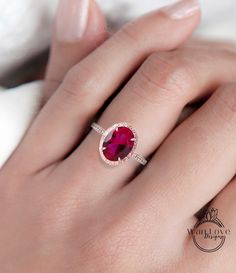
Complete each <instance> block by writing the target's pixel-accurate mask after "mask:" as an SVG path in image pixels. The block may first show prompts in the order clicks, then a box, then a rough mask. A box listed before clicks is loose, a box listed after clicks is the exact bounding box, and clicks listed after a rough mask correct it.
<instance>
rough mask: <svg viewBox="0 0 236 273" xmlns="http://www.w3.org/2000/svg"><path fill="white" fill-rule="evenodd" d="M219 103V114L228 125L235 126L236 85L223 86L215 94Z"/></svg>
mask: <svg viewBox="0 0 236 273" xmlns="http://www.w3.org/2000/svg"><path fill="white" fill-rule="evenodd" d="M215 97H216V100H217V101H218V103H219V107H218V109H217V113H218V115H219V116H220V118H222V119H223V120H224V121H227V122H228V124H231V122H232V124H234V123H235V119H236V84H235V83H232V84H228V85H226V86H223V87H222V88H220V89H219V90H218V91H216V93H215Z"/></svg>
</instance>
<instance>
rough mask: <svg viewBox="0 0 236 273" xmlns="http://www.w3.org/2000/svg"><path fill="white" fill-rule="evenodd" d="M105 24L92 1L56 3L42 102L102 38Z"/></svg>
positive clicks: (73, 0) (105, 31) (104, 35)
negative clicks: (56, 8)
mask: <svg viewBox="0 0 236 273" xmlns="http://www.w3.org/2000/svg"><path fill="white" fill-rule="evenodd" d="M107 36H108V34H107V30H106V21H105V18H104V15H103V14H102V12H101V10H100V8H99V7H98V5H97V4H96V3H95V1H94V0H61V1H60V3H59V7H58V11H57V16H56V21H55V27H54V34H53V40H52V49H51V54H50V60H49V64H48V69H47V73H46V80H45V86H44V99H45V100H48V98H49V97H50V96H51V95H52V93H53V92H54V91H55V90H56V89H57V88H58V86H59V85H60V84H61V82H62V81H63V79H64V77H65V75H66V73H67V72H68V71H69V70H70V68H72V67H73V66H74V65H75V64H76V63H78V62H79V61H80V60H81V59H83V58H84V57H86V56H87V55H88V54H89V53H90V52H91V51H93V50H94V49H95V48H96V47H98V46H99V45H100V44H101V43H102V42H103V41H104V40H105V39H106V38H107Z"/></svg>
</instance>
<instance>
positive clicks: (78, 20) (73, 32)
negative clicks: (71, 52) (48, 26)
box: [56, 0, 90, 43]
mask: <svg viewBox="0 0 236 273" xmlns="http://www.w3.org/2000/svg"><path fill="white" fill-rule="evenodd" d="M89 2H90V0H61V1H60V3H59V8H58V13H57V19H56V31H57V38H58V40H60V41H62V42H72V43H73V42H76V41H78V40H80V39H81V38H82V37H83V35H84V33H85V31H86V27H87V23H88V14H89Z"/></svg>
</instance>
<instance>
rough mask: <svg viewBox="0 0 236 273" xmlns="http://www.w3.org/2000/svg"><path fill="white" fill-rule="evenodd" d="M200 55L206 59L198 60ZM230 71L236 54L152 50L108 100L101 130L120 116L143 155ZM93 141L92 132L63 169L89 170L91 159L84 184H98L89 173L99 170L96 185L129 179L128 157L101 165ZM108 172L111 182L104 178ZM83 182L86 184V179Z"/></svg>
mask: <svg viewBox="0 0 236 273" xmlns="http://www.w3.org/2000/svg"><path fill="white" fill-rule="evenodd" d="M203 56H207V58H205V61H204V62H199V60H200V59H201V58H203ZM212 60H214V63H213V62H212ZM226 67H227V68H228V69H227V70H226V69H225V68H226ZM235 71H236V55H233V54H226V52H224V51H223V52H221V51H220V50H215V51H214V50H212V51H211V52H209V50H204V49H202V50H200V49H199V50H194V51H192V50H185V51H182V50H180V51H179V50H176V51H172V52H169V53H159V54H153V55H152V56H151V57H149V58H148V59H147V61H146V62H145V63H144V64H143V65H142V66H141V68H140V69H139V71H138V72H137V73H136V74H135V76H134V77H133V78H132V79H131V81H130V82H129V83H128V84H127V86H126V87H125V88H124V90H122V91H121V92H120V93H119V95H118V96H117V97H116V98H115V99H114V100H113V101H112V103H111V104H110V105H109V107H108V108H107V109H106V111H105V112H104V114H103V115H102V116H101V118H100V120H99V124H100V125H101V126H102V127H103V128H105V129H106V128H109V127H110V126H111V125H113V124H114V123H119V122H124V121H125V122H128V123H129V124H131V125H132V126H133V127H134V128H135V129H136V130H137V133H138V137H139V143H138V144H139V145H138V148H137V149H138V150H137V151H138V153H139V154H142V155H143V156H145V157H147V156H149V155H150V154H151V153H153V152H154V151H155V150H156V148H157V147H158V146H159V145H160V144H161V142H162V141H163V140H164V138H165V137H166V136H167V135H168V134H169V133H170V131H171V130H172V129H173V127H174V126H175V124H176V121H177V119H178V117H179V115H180V113H181V111H182V109H183V108H184V106H185V105H186V104H188V103H189V102H190V101H192V100H193V99H196V98H198V97H200V96H203V95H207V94H209V90H214V89H215V88H217V87H218V86H219V85H221V84H223V83H225V82H229V81H232V80H233V79H235V77H236V72H235ZM98 140H99V136H98V135H97V134H96V133H94V132H91V133H90V134H89V136H88V137H87V138H86V139H85V141H84V142H83V143H82V144H81V145H80V147H79V148H78V149H77V151H76V152H75V153H74V154H73V155H72V156H71V157H70V158H68V159H67V160H66V161H65V163H64V166H65V170H64V171H65V172H69V174H70V175H71V174H72V175H75V176H76V175H78V173H80V172H81V171H84V170H88V172H89V169H90V168H91V164H92V166H93V174H91V182H90V183H91V184H90V185H89V186H91V185H92V186H95V184H96V187H98V185H97V179H95V178H94V177H95V176H96V174H97V173H99V179H101V180H102V181H104V182H105V183H101V184H99V187H104V190H105V191H110V190H115V189H116V188H117V187H120V186H121V185H123V184H124V183H126V182H127V181H129V180H130V178H131V177H132V175H133V174H134V171H135V170H136V168H137V164H136V163H135V161H133V162H132V161H129V162H127V163H126V164H122V165H120V166H119V167H116V168H112V167H106V166H105V165H104V162H103V161H102V160H101V159H100V155H99V152H98ZM78 166H80V167H78ZM69 174H68V175H69ZM111 177H112V183H109V181H110V180H111ZM106 182H107V183H106ZM86 184H87V185H85V186H88V184H89V183H88V181H86Z"/></svg>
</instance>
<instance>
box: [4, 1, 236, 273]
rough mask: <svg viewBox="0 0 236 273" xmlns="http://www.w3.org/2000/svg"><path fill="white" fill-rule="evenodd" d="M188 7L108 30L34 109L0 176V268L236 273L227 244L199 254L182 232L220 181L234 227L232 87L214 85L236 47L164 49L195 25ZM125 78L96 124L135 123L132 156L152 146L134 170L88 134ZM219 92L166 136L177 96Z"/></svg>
mask: <svg viewBox="0 0 236 273" xmlns="http://www.w3.org/2000/svg"><path fill="white" fill-rule="evenodd" d="M194 2H195V1H194ZM187 3H188V4H187V7H188V9H186V8H185V9H184V7H183V4H181V5H182V6H181V7H179V6H175V7H170V8H168V9H164V10H162V11H161V12H154V13H152V14H150V15H148V16H145V17H144V18H142V19H139V20H137V21H136V22H134V23H132V24H129V25H128V26H126V27H125V28H124V29H122V30H121V31H120V32H118V33H117V34H115V35H114V36H113V37H112V38H110V39H109V40H107V41H106V42H105V43H104V44H102V45H101V46H100V47H99V48H98V49H96V50H95V51H94V52H93V53H91V54H90V55H89V56H88V57H87V58H85V59H84V60H83V61H81V62H80V63H79V64H78V65H76V66H74V67H73V68H72V69H71V70H70V72H69V73H68V74H67V76H66V79H65V80H64V82H63V83H62V85H61V86H60V87H59V88H58V90H57V91H56V93H55V95H54V96H53V97H52V98H51V99H50V100H49V102H48V103H47V104H46V106H45V107H44V108H43V109H42V111H41V113H40V114H39V116H38V117H37V119H36V120H35V122H34V123H33V125H32V126H31V128H30V129H29V131H28V133H27V134H26V136H25V138H24V140H23V141H22V143H21V144H20V146H19V147H18V149H17V150H16V151H15V153H14V154H13V156H12V157H11V158H10V160H9V161H8V162H7V164H6V165H5V166H4V168H3V169H2V170H1V172H0V207H1V211H2V214H1V218H0V227H1V229H0V264H1V270H2V271H3V272H4V273H5V272H6V273H8V272H10V273H15V272H24V273H27V272H30V273H31V272H35V273H38V272H43V273H47V272H50V273H51V272H58V273H64V272H66V273H77V272H83V273H90V272H91V273H92V272H96V273H98V272H102V273H106V272H109V273H118V272H122V273H123V272H126V273H128V272H130V273H134V272H135V273H138V272H140V273H141V272H142V273H143V272H148V273H149V272H150V273H151V272H160V273H162V272H177V271H178V272H190V271H192V272H205V271H206V270H205V269H207V270H208V271H209V269H212V272H222V270H224V272H233V271H234V270H235V264H234V261H233V258H234V257H233V253H234V252H235V249H236V245H235V244H229V243H228V244H225V246H224V248H222V251H221V252H216V253H215V254H212V255H211V256H208V255H206V254H204V253H202V252H200V251H199V250H197V249H196V248H195V247H194V246H193V245H192V244H191V241H190V240H189V236H188V233H187V228H191V227H193V226H194V224H195V223H196V219H195V217H194V215H195V213H196V212H197V211H198V210H199V209H200V208H201V207H203V206H204V205H205V204H206V203H207V202H209V201H210V200H211V199H212V198H214V197H215V196H216V195H217V194H219V192H220V191H221V190H223V189H224V188H225V189H224V190H223V191H222V192H221V193H220V195H218V197H217V198H216V199H215V200H214V203H213V204H214V205H215V206H216V207H217V208H219V209H220V211H221V214H222V215H223V221H224V223H225V224H226V225H228V226H229V228H231V229H232V230H233V228H234V227H235V222H233V220H234V218H233V215H231V214H230V212H232V213H234V212H235V210H236V203H235V200H234V195H235V191H236V188H235V182H232V183H231V184H230V185H228V186H227V184H228V183H229V181H230V180H231V179H232V178H233V176H234V174H235V163H236V156H235V155H236V145H235V131H236V127H235V121H236V113H235V104H236V103H235V101H236V93H235V89H236V88H235V85H233V84H231V85H228V86H226V87H221V88H219V87H220V86H221V85H223V84H225V83H227V82H232V81H234V80H235V78H236V54H235V51H234V49H231V48H228V46H222V45H217V44H214V43H209V44H208V43H198V44H196V45H193V46H192V45H189V46H185V47H182V48H180V49H178V50H173V49H175V48H176V47H178V46H179V45H180V44H182V43H183V42H184V40H185V39H187V37H188V36H189V35H190V34H191V32H192V30H193V29H194V28H195V26H196V25H197V23H198V21H199V9H198V7H197V6H196V3H195V5H193V6H189V5H190V1H187ZM150 33H152V35H150ZM167 50H173V51H170V52H163V51H167ZM153 52H155V53H153ZM158 52H159V53H158ZM161 52H162V53H161ZM139 66H140V67H139ZM138 67H139V69H138V70H137V68H138ZM136 70H137V72H135V71H136ZM131 74H134V76H133V77H132V78H131V80H130V81H129V82H128V83H127V85H126V86H125V87H124V88H123V89H122V90H121V91H120V92H119V94H117V95H116V97H115V98H114V99H113V100H112V102H111V103H109V105H108V106H107V108H106V109H105V110H104V111H103V113H102V114H101V116H100V119H99V124H100V125H101V126H103V127H104V128H108V127H109V126H111V125H112V124H114V123H116V122H120V121H126V122H128V123H130V124H132V125H133V127H134V128H135V129H136V130H137V132H138V135H139V145H138V152H140V153H141V154H143V155H144V156H149V155H151V154H153V153H154V156H153V158H152V160H151V161H150V162H149V164H148V166H147V167H146V168H145V169H144V170H143V171H142V172H141V173H140V174H139V175H137V173H136V171H137V165H136V163H135V162H134V161H132V160H130V161H128V162H126V164H124V165H120V166H119V167H116V168H112V167H107V166H106V165H105V164H104V162H102V161H101V159H100V157H99V153H98V142H99V137H98V135H97V134H96V133H94V132H89V134H88V135H87V136H86V137H85V133H86V130H87V129H88V128H89V126H90V123H91V120H92V119H93V118H94V116H95V115H96V114H97V111H98V110H99V109H100V108H101V107H102V106H103V104H104V102H105V101H107V99H108V98H109V97H110V96H111V95H112V94H113V93H114V91H115V90H117V89H118V88H119V87H121V85H122V84H123V83H124V81H125V80H126V79H127V78H128V77H129V76H130V75H131ZM218 88H219V89H218ZM216 89H217V91H216V92H215V93H214V95H213V96H212V97H210V99H209V100H208V101H207V102H206V103H205V105H204V106H203V107H201V108H200V109H199V110H198V111H197V112H196V113H194V114H193V115H192V116H191V117H190V118H189V119H187V120H186V121H185V122H183V123H182V124H181V125H180V126H179V127H178V128H177V129H175V130H174V131H173V133H172V134H170V136H168V135H169V133H170V132H171V130H172V129H173V127H174V126H175V123H176V121H177V119H178V117H179V115H180V113H181V111H182V109H183V107H184V106H185V105H186V104H188V103H189V102H191V101H194V100H196V99H200V98H202V97H205V96H206V95H208V96H209V95H211V93H212V91H215V90H216ZM165 138H166V140H165V141H164V139H165ZM159 146H160V148H159V150H158V151H156V150H157V148H158V147H159ZM226 208H227V212H226ZM228 209H229V210H228ZM232 219H233V220H232ZM233 236H235V235H233V234H232V237H231V241H232V242H234V241H235V237H234V238H233ZM226 260H227V263H225V261H226ZM223 263H224V267H222V264H223ZM219 264H220V266H219Z"/></svg>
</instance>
